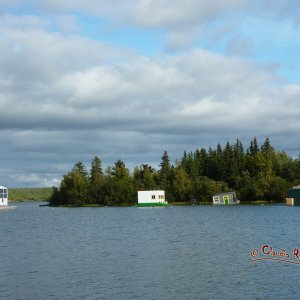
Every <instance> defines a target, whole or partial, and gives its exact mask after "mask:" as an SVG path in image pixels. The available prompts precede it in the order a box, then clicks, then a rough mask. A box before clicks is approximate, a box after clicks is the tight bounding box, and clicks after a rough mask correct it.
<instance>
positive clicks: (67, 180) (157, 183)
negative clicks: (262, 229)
mask: <svg viewBox="0 0 300 300" xmlns="http://www.w3.org/2000/svg"><path fill="white" fill-rule="evenodd" d="M299 183H300V161H299V159H293V158H291V157H290V156H288V155H287V154H286V152H285V151H280V152H277V151H275V149H274V148H273V147H272V146H271V143H270V140H269V139H268V138H266V139H265V141H264V143H263V144H262V145H260V146H259V145H258V143H257V140H256V138H254V139H253V140H252V141H251V143H250V145H249V147H248V148H247V149H246V150H245V148H244V146H243V144H242V142H241V141H239V140H237V141H236V143H234V144H233V145H231V144H230V143H229V142H227V143H226V145H225V147H224V148H222V146H221V145H220V144H218V145H217V147H216V149H212V148H211V147H210V148H209V149H208V150H207V149H205V148H200V149H196V150H195V151H194V152H189V153H187V152H184V153H183V156H182V157H181V159H179V160H176V163H175V164H174V165H173V164H171V162H170V158H169V155H168V152H167V151H165V152H164V153H163V155H162V157H161V162H160V164H159V169H158V170H156V169H155V168H153V167H152V166H150V165H148V164H142V165H140V166H136V167H135V168H134V170H133V172H132V173H131V172H130V171H129V169H128V168H127V167H126V166H125V163H124V162H123V161H121V160H118V161H117V162H116V163H115V164H114V166H113V167H111V166H109V167H107V169H106V170H105V171H103V170H102V163H101V160H100V158H99V157H97V156H96V157H94V158H93V159H92V161H91V167H90V171H89V172H88V171H87V168H86V166H85V165H84V164H83V163H82V162H77V163H76V164H75V165H74V167H73V168H72V170H71V171H69V172H68V173H67V174H66V175H64V176H63V179H62V180H61V183H60V187H59V188H55V187H54V188H53V190H52V194H51V197H50V198H49V203H50V205H52V206H86V205H97V206H98V205H99V206H115V205H118V206H121V205H134V204H136V202H137V191H138V190H155V189H161V190H165V192H166V199H167V200H168V201H169V203H173V204H176V203H177V204H179V203H193V204H201V203H211V202H212V199H211V196H212V195H213V194H217V193H221V192H227V191H230V190H235V191H236V193H237V197H238V199H240V201H241V204H242V203H245V202H247V203H248V202H252V201H266V202H283V201H284V199H285V197H286V194H287V190H288V189H289V188H290V187H292V186H293V185H298V184H299Z"/></svg>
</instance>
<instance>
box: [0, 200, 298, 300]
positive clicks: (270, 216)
mask: <svg viewBox="0 0 300 300" xmlns="http://www.w3.org/2000/svg"><path fill="white" fill-rule="evenodd" d="M16 205H17V208H16V209H14V210H9V211H2V212H0V226H1V230H0V255H1V258H0V264H1V267H0V299H26V300H27V299H300V288H299V284H298V280H299V278H300V265H297V264H291V263H285V262H279V261H273V260H269V261H257V262H251V257H250V252H251V251H252V250H253V249H258V250H259V251H260V249H261V247H262V246H263V245H264V244H268V245H269V247H273V249H277V250H281V249H284V250H286V251H287V252H288V251H290V252H292V249H294V248H295V247H299V249H300V239H299V237H300V207H287V206H282V205H265V206H238V205H236V206H227V207H213V206H180V207H174V206H173V207H162V208H137V207H130V208H121V207H120V208H50V207H39V203H18V204H16Z"/></svg>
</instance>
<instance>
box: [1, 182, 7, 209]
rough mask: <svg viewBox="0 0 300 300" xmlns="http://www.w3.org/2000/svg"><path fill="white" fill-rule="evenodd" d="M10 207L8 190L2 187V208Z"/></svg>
mask: <svg viewBox="0 0 300 300" xmlns="http://www.w3.org/2000/svg"><path fill="white" fill-rule="evenodd" d="M7 205H8V188H7V187H6V186H3V185H0V206H7Z"/></svg>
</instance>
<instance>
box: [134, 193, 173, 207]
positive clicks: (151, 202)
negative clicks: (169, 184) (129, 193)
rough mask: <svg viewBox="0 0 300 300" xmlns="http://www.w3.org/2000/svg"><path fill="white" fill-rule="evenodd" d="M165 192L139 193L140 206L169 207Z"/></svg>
mask: <svg viewBox="0 0 300 300" xmlns="http://www.w3.org/2000/svg"><path fill="white" fill-rule="evenodd" d="M168 205H169V204H168V201H166V199H165V191H163V190H153V191H138V206H142V207H143V206H168Z"/></svg>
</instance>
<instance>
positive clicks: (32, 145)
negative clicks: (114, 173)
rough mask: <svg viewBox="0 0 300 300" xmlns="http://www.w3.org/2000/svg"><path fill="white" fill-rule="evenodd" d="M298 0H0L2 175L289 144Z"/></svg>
mask: <svg viewBox="0 0 300 300" xmlns="http://www.w3.org/2000/svg"><path fill="white" fill-rule="evenodd" d="M299 36H300V4H299V1H298V0H261V1H259V0H226V1H225V0H214V1H211V0H185V1H182V0H122V1H121V0H110V1H103V0H84V1H81V0H76V1H74V0H72V1H71V0H64V1H61V0H43V1H39V0H0V114H1V117H0V140H1V142H0V155H1V156H0V162H1V167H0V184H2V185H6V186H8V187H48V186H57V185H59V183H60V180H61V179H62V176H63V174H66V173H67V172H68V171H69V170H70V169H71V168H72V166H73V165H74V164H75V163H76V162H78V161H82V162H84V163H85V164H86V166H87V168H88V169H89V168H90V161H91V160H92V158H93V157H94V156H96V155H97V156H99V157H100V158H101V160H102V164H103V167H104V168H105V167H106V166H108V165H113V164H114V162H116V161H117V160H119V159H121V160H123V161H124V162H125V164H126V166H127V167H128V168H130V169H131V170H132V169H133V168H134V166H138V165H140V164H142V163H148V164H151V165H152V166H154V167H156V168H158V165H159V163H160V161H161V156H162V154H163V152H164V151H168V154H169V156H170V158H171V161H172V162H175V160H176V159H180V158H181V157H182V154H183V152H184V150H186V151H188V152H189V151H194V150H195V149H196V148H202V147H203V148H208V147H210V146H211V147H212V148H215V147H216V145H217V144H218V143H220V144H221V145H223V146H224V145H225V143H226V142H227V141H229V142H230V143H232V144H233V143H235V141H236V139H239V140H241V141H242V142H243V144H244V146H245V148H247V147H248V146H249V144H250V141H251V140H252V139H253V138H254V137H256V138H257V140H258V142H259V143H260V144H261V143H263V141H264V140H265V138H266V137H268V138H270V140H271V144H272V145H273V146H274V147H275V149H276V150H278V151H282V150H285V151H286V152H287V153H288V154H289V155H291V156H292V157H294V158H296V157H297V155H298V154H299V152H300V150H299V149H300V144H299V139H298V138H299V129H300V118H299V116H300V59H299V58H300V54H299V49H300V38H299Z"/></svg>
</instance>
